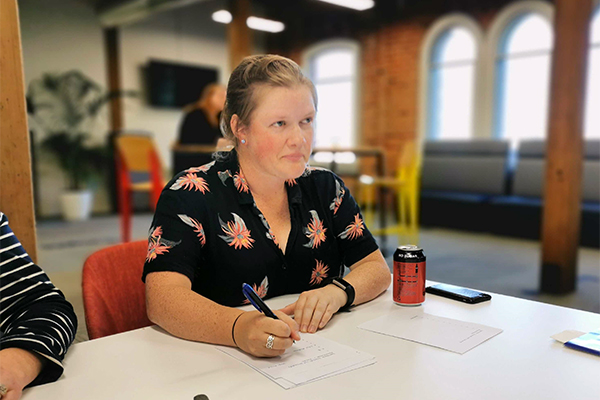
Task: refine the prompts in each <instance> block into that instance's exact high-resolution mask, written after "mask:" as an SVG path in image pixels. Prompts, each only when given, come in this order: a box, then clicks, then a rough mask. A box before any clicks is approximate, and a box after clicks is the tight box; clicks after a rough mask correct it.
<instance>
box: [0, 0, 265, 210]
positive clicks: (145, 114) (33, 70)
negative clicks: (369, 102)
mask: <svg viewBox="0 0 600 400" xmlns="http://www.w3.org/2000/svg"><path fill="white" fill-rule="evenodd" d="M0 1H1V0H0ZM18 4H19V12H20V22H21V35H22V44H23V59H24V69H25V85H26V88H27V86H28V85H29V83H30V82H31V81H32V80H34V79H37V78H39V77H40V76H41V75H42V73H44V72H66V71H69V70H72V69H77V70H79V71H81V72H82V73H84V74H85V75H87V76H88V77H89V78H91V79H93V80H94V81H95V82H97V83H98V84H99V85H101V86H102V87H103V88H106V87H107V77H106V75H107V73H106V60H105V53H104V51H105V50H104V40H103V34H102V27H101V26H100V22H99V19H98V16H97V15H96V13H95V10H94V9H93V8H92V7H91V6H90V5H88V4H87V3H86V2H84V1H82V0H52V1H49V0H19V3H18ZM224 5H225V1H224V0H215V1H206V2H199V3H197V4H194V5H191V6H188V7H185V8H179V9H174V10H170V11H166V12H163V13H160V14H155V15H152V16H151V17H149V18H148V19H146V20H143V21H140V22H136V23H134V24H131V25H127V26H124V27H122V28H121V29H120V51H121V54H120V55H121V83H122V87H123V88H124V89H126V90H136V91H140V92H141V94H142V96H141V97H140V98H137V99H133V98H128V99H126V100H125V101H124V126H125V129H127V130H144V131H149V132H151V133H152V134H153V135H154V137H155V140H156V142H157V144H158V146H159V148H160V154H161V158H162V161H163V164H164V166H165V167H166V168H167V169H170V168H171V155H170V146H171V144H172V142H173V141H174V140H175V139H176V137H177V129H178V126H179V121H180V119H181V117H182V112H181V111H179V110H173V109H163V108H155V107H150V106H148V104H147V103H146V100H145V98H146V97H145V82H144V80H143V75H142V67H143V66H144V65H145V64H146V63H147V62H148V60H149V59H151V58H155V59H162V60H167V61H172V62H181V63H189V64H196V65H204V66H211V67H216V68H218V69H219V71H220V79H221V82H222V83H224V84H225V83H226V82H227V79H228V77H229V73H230V71H229V59H228V48H227V38H226V26H225V25H222V24H218V23H215V22H214V21H212V19H211V14H212V12H213V11H216V10H218V9H222V8H224ZM264 40H265V35H264V34H259V33H255V43H256V44H255V52H256V53H260V52H263V51H264V45H263V43H264ZM103 111H104V112H103V113H102V115H100V117H99V118H98V120H97V121H96V124H95V129H94V131H93V132H92V134H93V138H94V141H96V142H104V141H105V140H106V135H107V133H108V129H109V125H108V116H107V112H108V109H107V108H105V109H104V110H103ZM31 127H32V128H35V124H34V123H33V121H32V123H31ZM40 137H43V132H39V133H36V140H39V138H40ZM39 158H43V157H39ZM37 170H38V179H39V193H38V194H39V198H40V204H38V207H39V210H40V214H41V215H42V216H44V217H46V216H57V215H59V213H60V204H59V196H60V193H61V191H62V189H63V188H64V187H65V183H64V182H65V180H64V178H63V176H62V174H61V171H60V170H59V169H58V168H57V167H56V166H55V165H54V163H52V162H51V161H49V160H43V159H41V160H38V163H37ZM109 209H110V207H109V201H108V196H107V190H106V188H100V189H99V190H98V191H97V193H96V200H95V205H94V211H95V212H106V211H108V210H109Z"/></svg>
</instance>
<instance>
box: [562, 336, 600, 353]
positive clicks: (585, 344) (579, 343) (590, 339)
mask: <svg viewBox="0 0 600 400" xmlns="http://www.w3.org/2000/svg"><path fill="white" fill-rule="evenodd" d="M565 346H567V347H570V348H572V349H576V350H582V351H585V352H588V353H591V354H595V355H597V356H600V330H598V331H596V332H590V333H586V334H585V335H581V336H579V337H577V338H575V339H571V340H569V341H568V342H566V343H565Z"/></svg>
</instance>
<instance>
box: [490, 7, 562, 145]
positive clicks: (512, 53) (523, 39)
mask: <svg viewBox="0 0 600 400" xmlns="http://www.w3.org/2000/svg"><path fill="white" fill-rule="evenodd" d="M552 45H553V33H552V28H551V26H550V23H549V22H548V20H547V19H546V18H545V17H543V16H542V15H540V14H538V13H534V12H528V13H524V14H521V15H519V16H517V17H516V18H514V19H513V20H512V21H511V23H509V24H508V25H507V26H506V28H505V30H504V32H503V34H502V36H501V38H500V40H499V42H498V47H497V52H496V88H495V89H496V90H495V94H496V101H495V103H496V107H495V115H494V116H495V123H494V135H495V136H496V137H499V138H503V139H508V140H510V141H511V143H512V145H513V147H516V145H517V143H518V142H519V140H521V139H534V138H538V139H541V138H545V137H546V127H547V125H548V124H547V122H548V96H549V90H550V85H549V84H550V61H551V60H550V58H551V54H552Z"/></svg>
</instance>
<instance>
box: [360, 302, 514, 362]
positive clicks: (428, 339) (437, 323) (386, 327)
mask: <svg viewBox="0 0 600 400" xmlns="http://www.w3.org/2000/svg"><path fill="white" fill-rule="evenodd" d="M359 328H361V329H365V330H367V331H371V332H376V333H381V334H384V335H389V336H394V337H397V338H400V339H406V340H410V341H413V342H417V343H422V344H426V345H429V346H434V347H439V348H441V349H445V350H449V351H452V352H455V353H459V354H464V353H466V352H467V351H469V350H471V349H472V348H474V347H476V346H479V345H480V344H481V343H483V342H485V341H486V340H488V339H490V338H492V337H494V336H496V335H498V334H499V333H500V332H502V329H498V328H492V327H489V326H485V325H479V324H473V323H470V322H464V321H459V320H456V319H450V318H444V317H437V316H435V315H431V314H427V313H424V312H419V311H418V310H415V311H411V312H406V310H397V311H395V312H393V313H390V314H388V315H385V316H383V317H380V318H376V319H373V320H371V321H367V322H365V323H364V324H362V325H360V326H359Z"/></svg>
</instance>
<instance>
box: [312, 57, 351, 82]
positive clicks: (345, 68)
mask: <svg viewBox="0 0 600 400" xmlns="http://www.w3.org/2000/svg"><path fill="white" fill-rule="evenodd" d="M313 68H314V71H312V76H313V78H314V81H316V82H319V81H321V80H323V79H328V78H340V77H342V78H343V77H347V78H350V77H352V76H354V74H355V68H356V60H355V55H354V52H353V51H351V50H344V49H340V50H332V51H327V52H323V53H321V54H320V55H319V56H318V57H317V58H316V60H315V62H314V64H313ZM316 82H315V83H316Z"/></svg>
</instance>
